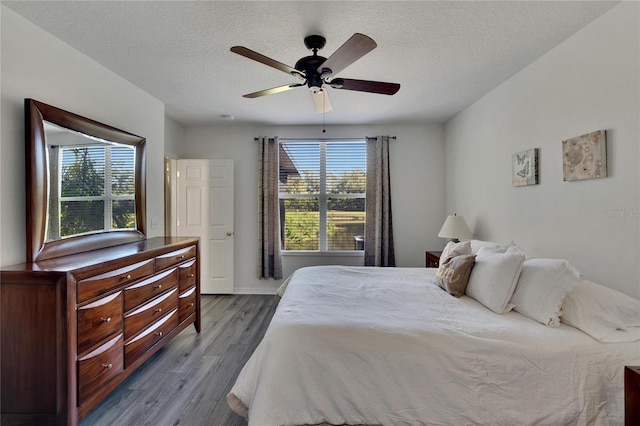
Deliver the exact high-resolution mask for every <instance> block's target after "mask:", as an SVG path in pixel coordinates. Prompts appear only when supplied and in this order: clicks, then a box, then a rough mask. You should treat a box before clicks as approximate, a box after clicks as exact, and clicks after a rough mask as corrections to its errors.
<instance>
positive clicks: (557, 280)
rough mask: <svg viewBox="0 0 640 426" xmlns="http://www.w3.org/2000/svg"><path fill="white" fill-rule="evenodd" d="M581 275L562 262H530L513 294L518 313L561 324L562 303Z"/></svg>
mask: <svg viewBox="0 0 640 426" xmlns="http://www.w3.org/2000/svg"><path fill="white" fill-rule="evenodd" d="M579 280H580V273H579V272H578V271H577V270H576V269H575V268H574V267H573V266H571V264H570V263H569V262H567V261H566V260H562V259H538V258H535V259H526V260H525V261H524V263H523V264H522V272H521V273H520V278H519V279H518V284H517V285H516V290H515V291H514V292H513V297H512V298H511V303H512V304H514V305H515V306H514V308H513V310H514V311H517V312H520V313H521V314H522V315H524V316H527V317H529V318H531V319H534V320H536V321H538V322H540V323H542V324H544V325H548V326H550V327H557V326H559V325H560V314H561V312H562V310H561V308H562V303H563V302H564V299H565V297H566V296H567V294H568V293H569V292H570V291H571V289H572V288H573V287H574V286H575V285H576V284H578V282H579Z"/></svg>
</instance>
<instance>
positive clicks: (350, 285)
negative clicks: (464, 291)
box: [227, 266, 640, 426]
mask: <svg viewBox="0 0 640 426" xmlns="http://www.w3.org/2000/svg"><path fill="white" fill-rule="evenodd" d="M436 271H437V270H436V269H432V268H367V267H344V266H319V267H306V268H302V269H299V270H297V271H296V272H295V273H294V274H293V275H292V276H291V277H290V278H289V279H288V280H287V282H286V283H285V285H283V287H282V289H283V294H282V299H281V300H280V302H279V305H278V307H277V310H276V312H275V314H274V316H273V319H272V321H271V323H270V325H269V327H268V329H267V332H266V334H265V336H264V338H263V340H262V342H261V343H260V344H259V346H258V347H257V348H256V350H255V352H254V353H253V355H252V356H251V358H250V359H249V360H248V362H247V363H246V365H245V366H244V368H243V369H242V371H241V373H240V374H239V376H238V378H237V380H236V383H235V385H234V386H233V388H232V389H231V390H230V392H229V394H228V395H227V401H228V403H229V406H230V407H231V408H232V409H233V410H234V411H236V412H237V413H238V414H240V415H242V416H244V417H247V418H248V422H249V425H250V426H251V425H259V426H269V425H317V424H329V425H343V424H345V425H347V424H348V425H379V424H382V425H424V424H429V425H467V424H468V425H515V424H523V425H524V424H543V425H574V424H588V425H600V424H603V425H618V424H622V423H623V419H624V395H623V387H624V386H623V370H624V369H623V366H624V365H638V363H640V341H631V342H618V343H602V342H600V341H598V340H596V339H594V338H593V337H592V336H590V335H588V334H586V333H585V332H583V331H581V330H579V329H577V328H575V327H572V326H569V325H567V324H564V323H560V324H557V326H555V327H549V326H545V325H543V324H541V323H540V322H539V321H536V320H533V319H531V318H529V317H528V316H525V315H523V314H521V313H518V312H516V311H513V310H510V311H509V312H505V313H502V314H496V313H495V312H493V311H492V310H490V309H488V308H487V307H486V306H484V305H483V304H481V303H480V302H478V301H477V300H475V299H473V298H471V297H469V296H465V295H463V296H461V297H453V296H452V295H451V294H449V293H448V292H447V291H443V289H442V288H441V287H439V286H438V285H436ZM285 289H286V290H285ZM638 325H640V324H638Z"/></svg>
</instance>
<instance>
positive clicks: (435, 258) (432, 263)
mask: <svg viewBox="0 0 640 426" xmlns="http://www.w3.org/2000/svg"><path fill="white" fill-rule="evenodd" d="M441 254H442V251H427V252H425V260H424V264H425V267H427V268H437V267H438V266H439V265H440V255H441Z"/></svg>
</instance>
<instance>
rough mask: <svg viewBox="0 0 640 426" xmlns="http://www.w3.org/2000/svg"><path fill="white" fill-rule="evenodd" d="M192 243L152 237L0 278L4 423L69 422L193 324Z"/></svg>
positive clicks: (195, 273) (16, 269)
mask: <svg viewBox="0 0 640 426" xmlns="http://www.w3.org/2000/svg"><path fill="white" fill-rule="evenodd" d="M199 262H200V260H199V242H198V239H197V238H187V237H159V238H150V239H147V240H141V241H138V242H134V243H128V244H122V245H118V246H114V247H109V248H103V249H100V250H94V251H89V252H85V253H78V254H74V255H71V256H64V257H59V258H54V259H49V260H45V261H40V262H35V263H27V264H22V265H15V266H9V267H3V268H2V271H1V272H0V274H1V275H0V278H1V280H0V283H1V286H0V289H1V292H0V303H1V306H0V309H1V313H0V316H1V326H2V337H1V345H2V346H1V348H0V351H1V356H2V358H1V368H2V375H1V389H0V390H1V394H2V396H1V404H2V405H1V408H2V414H1V417H0V418H1V421H2V424H3V425H5V424H6V425H9V424H12V425H13V424H29V425H34V424H36V425H37V424H67V425H75V424H77V422H78V420H79V419H81V418H82V417H84V416H85V415H86V414H87V413H88V412H89V411H90V410H91V409H92V408H93V407H95V406H96V405H97V404H98V403H99V402H100V401H101V400H102V399H103V398H104V397H105V396H106V395H107V394H108V393H109V392H111V391H112V390H113V389H114V388H115V387H116V386H117V385H118V384H119V383H121V382H122V381H123V380H124V379H125V378H127V377H128V376H129V375H130V374H131V373H132V372H133V371H135V369H136V368H138V367H139V366H140V365H142V363H144V362H145V361H146V360H147V359H148V358H149V357H150V356H151V355H153V354H154V353H155V352H157V351H158V350H159V349H160V348H161V347H162V346H164V345H165V344H166V343H167V342H169V340H170V339H171V338H173V337H174V336H176V335H177V334H178V333H179V332H180V331H182V330H184V329H185V328H186V327H187V326H189V325H190V324H194V326H195V329H196V331H198V332H199V331H200V276H199V275H200V273H199V271H200V268H199Z"/></svg>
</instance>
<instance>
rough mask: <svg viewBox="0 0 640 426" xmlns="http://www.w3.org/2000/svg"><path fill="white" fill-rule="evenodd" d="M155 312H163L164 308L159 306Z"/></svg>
mask: <svg viewBox="0 0 640 426" xmlns="http://www.w3.org/2000/svg"><path fill="white" fill-rule="evenodd" d="M154 312H162V308H158V309H156V310H155V311H154Z"/></svg>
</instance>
